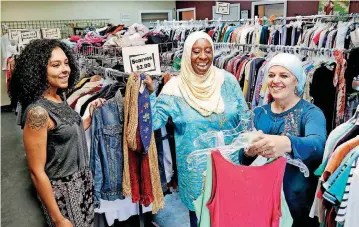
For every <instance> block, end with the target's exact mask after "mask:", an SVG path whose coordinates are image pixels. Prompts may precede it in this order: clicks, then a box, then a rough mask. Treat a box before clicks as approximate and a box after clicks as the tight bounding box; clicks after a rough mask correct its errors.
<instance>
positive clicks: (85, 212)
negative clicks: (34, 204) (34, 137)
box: [40, 169, 94, 227]
mask: <svg viewBox="0 0 359 227" xmlns="http://www.w3.org/2000/svg"><path fill="white" fill-rule="evenodd" d="M50 183H51V186H52V189H53V191H54V196H55V200H56V202H57V205H58V206H59V209H60V212H61V213H62V215H63V216H64V217H65V218H67V219H69V220H70V221H71V223H72V224H73V225H74V227H90V226H93V221H94V205H93V178H92V173H91V170H90V169H84V170H81V171H78V172H76V173H74V174H72V175H70V176H67V177H64V178H60V179H56V180H50ZM40 201H41V200H40ZM42 208H43V209H44V213H45V217H46V219H47V223H48V225H49V226H50V227H55V224H54V223H53V221H52V220H51V217H50V215H49V213H48V211H47V210H46V207H45V205H44V204H43V203H42Z"/></svg>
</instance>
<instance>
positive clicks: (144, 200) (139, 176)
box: [128, 127, 153, 206]
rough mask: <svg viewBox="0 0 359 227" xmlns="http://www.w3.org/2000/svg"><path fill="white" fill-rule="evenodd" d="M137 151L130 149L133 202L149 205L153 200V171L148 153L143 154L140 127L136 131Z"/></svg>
mask: <svg viewBox="0 0 359 227" xmlns="http://www.w3.org/2000/svg"><path fill="white" fill-rule="evenodd" d="M136 144H137V150H136V151H131V150H130V151H129V152H128V158H129V167H130V180H131V194H132V202H133V203H137V202H140V204H141V205H145V206H149V205H150V204H151V203H152V202H153V194H152V184H151V172H150V164H149V159H148V154H143V152H142V151H141V150H142V149H143V146H142V143H141V138H140V131H139V127H138V128H137V133H136Z"/></svg>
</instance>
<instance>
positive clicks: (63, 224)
mask: <svg viewBox="0 0 359 227" xmlns="http://www.w3.org/2000/svg"><path fill="white" fill-rule="evenodd" d="M55 225H56V227H74V225H73V224H72V223H71V222H70V221H69V220H68V219H66V218H64V219H61V220H60V221H58V222H55Z"/></svg>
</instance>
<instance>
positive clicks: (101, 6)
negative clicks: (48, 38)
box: [1, 0, 176, 25]
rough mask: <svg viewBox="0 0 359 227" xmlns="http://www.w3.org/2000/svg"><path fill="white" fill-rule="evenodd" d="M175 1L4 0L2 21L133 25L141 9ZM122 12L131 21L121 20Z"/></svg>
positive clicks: (161, 7) (171, 6)
mask: <svg viewBox="0 0 359 227" xmlns="http://www.w3.org/2000/svg"><path fill="white" fill-rule="evenodd" d="M175 7H176V2H175V1H174V0H173V1H1V20H2V21H24V20H25V21H26V20H74V19H110V21H111V22H112V23H115V24H119V23H124V24H126V25H130V24H132V23H135V22H140V11H141V10H172V14H173V15H175V12H174V10H173V9H174V8H175ZM121 13H126V14H129V15H130V17H131V18H130V19H131V21H128V22H127V21H126V22H121V17H120V15H121Z"/></svg>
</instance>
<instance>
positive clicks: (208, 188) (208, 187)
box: [194, 155, 293, 227]
mask: <svg viewBox="0 0 359 227" xmlns="http://www.w3.org/2000/svg"><path fill="white" fill-rule="evenodd" d="M231 161H232V162H233V163H234V164H238V163H237V162H236V160H231ZM237 161H238V160H237ZM212 171H213V170H212V157H211V155H208V157H207V169H206V172H205V173H204V175H205V180H204V188H203V193H202V194H201V196H200V197H198V199H197V200H196V201H194V206H195V210H196V215H197V217H198V227H211V221H210V214H209V210H208V207H207V203H208V201H209V200H210V199H211V194H212ZM231 187H232V186H231ZM242 187H243V185H241V186H239V187H238V188H237V191H241V188H242ZM280 201H281V204H280V210H281V217H280V225H279V226H280V227H288V226H292V224H293V219H292V216H291V214H290V211H289V208H288V204H287V202H286V200H285V196H284V193H283V191H282V193H281V199H280ZM241 202H242V201H241ZM237 211H238V210H237Z"/></svg>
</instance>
